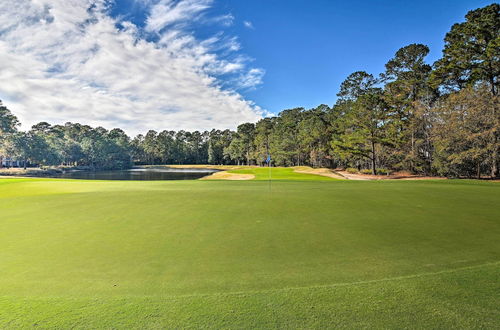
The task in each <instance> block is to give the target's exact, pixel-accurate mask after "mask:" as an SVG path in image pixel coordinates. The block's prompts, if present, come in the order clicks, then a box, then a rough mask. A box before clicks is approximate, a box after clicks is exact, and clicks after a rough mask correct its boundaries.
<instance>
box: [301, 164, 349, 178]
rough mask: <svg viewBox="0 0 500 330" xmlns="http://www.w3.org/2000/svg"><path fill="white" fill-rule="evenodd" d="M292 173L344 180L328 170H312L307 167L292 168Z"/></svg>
mask: <svg viewBox="0 0 500 330" xmlns="http://www.w3.org/2000/svg"><path fill="white" fill-rule="evenodd" d="M293 171H294V172H296V173H303V174H314V175H321V176H327V177H329V178H335V179H345V178H344V177H343V176H341V175H338V174H337V173H335V172H333V171H332V170H330V169H328V168H312V167H308V166H296V167H294V169H293Z"/></svg>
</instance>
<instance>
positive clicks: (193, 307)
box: [0, 172, 500, 328]
mask: <svg viewBox="0 0 500 330" xmlns="http://www.w3.org/2000/svg"><path fill="white" fill-rule="evenodd" d="M255 174H256V176H257V179H258V176H259V175H261V176H262V177H263V176H264V175H265V174H264V173H262V174H261V173H258V172H255ZM297 174H298V173H297ZM282 175H283V177H287V176H288V175H291V174H290V173H286V172H285V173H282ZM293 175H294V174H293ZM304 175H306V174H304ZM315 178H316V177H315ZM320 178H321V180H318V181H313V180H311V181H287V180H286V179H284V178H283V179H282V181H276V182H273V184H272V189H271V190H269V186H268V184H267V182H262V181H258V180H257V181H246V182H222V181H220V182H219V181H218V182H210V181H176V182H175V181H171V182H167V181H156V182H134V181H131V182H130V181H129V182H125V181H122V182H120V181H115V182H107V181H77V180H54V179H3V180H0V215H1V217H0V242H1V249H0V327H2V328H16V327H20V328H21V327H31V326H41V327H58V328H68V327H77V328H89V327H90V328H174V327H175V328H181V327H213V328H221V327H227V328H262V327H266V328H268V327H281V328H290V327H302V328H304V327H306V328H310V327H316V328H324V327H349V328H359V327H392V328H402V327H410V328H414V327H426V328H427V327H432V328H474V327H476V328H479V327H486V328H494V327H497V326H498V319H499V317H500V312H499V304H498V292H499V290H500V283H499V281H498V278H499V277H500V263H499V261H500V243H499V242H500V241H499V239H498V237H500V216H499V215H500V211H499V208H498V201H499V200H500V186H499V185H498V184H495V183H487V182H474V181H434V182H433V181H383V182H380V181H377V182H353V181H342V180H338V181H329V178H324V177H320ZM263 180H264V179H263Z"/></svg>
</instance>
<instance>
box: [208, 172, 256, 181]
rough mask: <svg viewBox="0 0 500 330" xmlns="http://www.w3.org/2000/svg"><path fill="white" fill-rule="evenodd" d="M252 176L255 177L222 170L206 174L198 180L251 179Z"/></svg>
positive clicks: (253, 176)
mask: <svg viewBox="0 0 500 330" xmlns="http://www.w3.org/2000/svg"><path fill="white" fill-rule="evenodd" d="M253 178H255V175H253V174H238V173H229V172H226V171H222V172H215V173H213V174H211V175H207V176H205V177H203V178H201V179H200V180H252V179H253Z"/></svg>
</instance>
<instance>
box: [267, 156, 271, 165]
mask: <svg viewBox="0 0 500 330" xmlns="http://www.w3.org/2000/svg"><path fill="white" fill-rule="evenodd" d="M270 162H271V155H267V158H266V163H268V164H269V163H270Z"/></svg>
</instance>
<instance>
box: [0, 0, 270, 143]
mask: <svg viewBox="0 0 500 330" xmlns="http://www.w3.org/2000/svg"><path fill="white" fill-rule="evenodd" d="M136 1H137V2H140V5H141V6H142V7H143V10H144V11H145V12H146V19H145V21H144V22H143V23H144V24H142V25H141V24H134V23H132V22H130V21H127V20H124V19H122V18H120V17H118V18H116V17H112V16H111V15H110V8H111V7H112V6H113V5H114V3H113V2H111V1H109V0H16V1H1V2H0V63H2V64H1V67H0V99H3V100H4V103H5V104H6V105H7V106H8V107H9V108H10V109H11V110H12V111H13V112H14V113H15V114H16V115H17V116H18V117H19V119H20V120H21V121H22V122H23V124H24V128H28V127H29V126H30V125H32V124H34V123H37V122H40V121H48V122H51V123H64V122H66V121H73V122H80V123H85V124H90V125H93V126H104V127H106V128H113V127H121V128H124V129H125V130H126V131H127V132H128V133H130V134H137V133H144V132H145V131H147V130H148V129H156V130H162V129H176V130H177V129H187V130H195V129H198V130H205V129H211V128H234V127H235V126H236V125H238V124H239V123H241V122H245V121H256V120H258V119H259V118H260V117H262V116H263V114H264V111H263V110H262V109H261V108H259V107H258V106H257V105H255V104H254V103H253V102H251V101H248V100H245V98H244V97H243V96H242V95H241V93H240V92H238V91H241V90H242V89H251V88H255V86H257V85H259V84H261V83H262V77H263V75H264V71H263V70H262V69H260V68H252V67H250V66H249V63H250V61H249V59H248V58H247V57H245V56H244V55H241V54H238V52H239V51H240V48H241V47H240V45H239V43H238V41H237V38H236V37H231V36H227V35H225V34H224V33H223V31H221V32H219V33H216V34H215V35H213V36H212V37H210V38H207V39H203V40H200V39H198V38H196V37H195V34H194V32H193V29H192V25H193V24H195V23H197V24H210V22H211V24H219V25H220V27H221V29H222V28H223V27H224V26H227V25H230V24H232V21H233V20H234V17H232V15H230V14H228V15H225V16H219V17H207V14H206V12H207V9H209V8H210V7H211V6H212V5H213V1H212V0H181V1H178V0H156V1H154V0H136Z"/></svg>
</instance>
